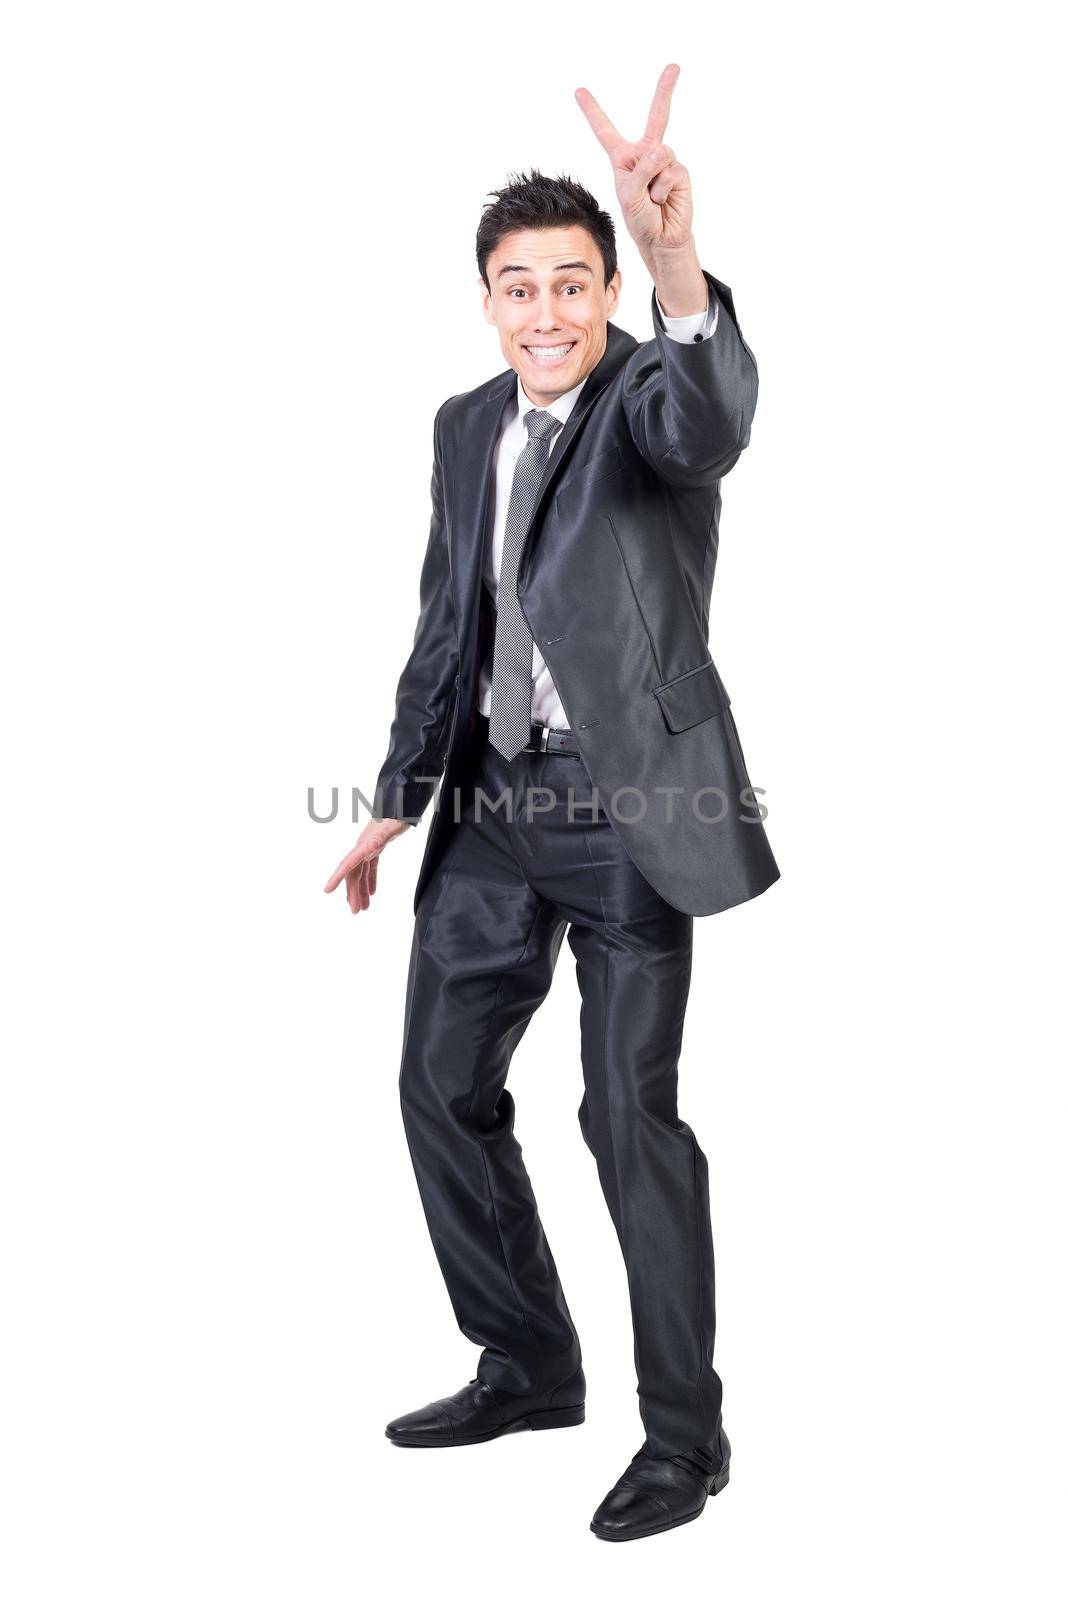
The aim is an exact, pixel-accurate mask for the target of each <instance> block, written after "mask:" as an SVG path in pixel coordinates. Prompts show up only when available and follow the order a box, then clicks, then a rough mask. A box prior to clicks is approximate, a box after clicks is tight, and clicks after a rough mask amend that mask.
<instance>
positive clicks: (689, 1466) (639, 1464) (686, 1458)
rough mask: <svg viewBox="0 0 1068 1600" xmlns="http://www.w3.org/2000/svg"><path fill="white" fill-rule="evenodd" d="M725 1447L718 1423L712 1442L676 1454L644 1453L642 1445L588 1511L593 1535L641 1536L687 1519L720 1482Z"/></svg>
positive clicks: (724, 1477) (723, 1481)
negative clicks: (611, 1484) (716, 1436)
mask: <svg viewBox="0 0 1068 1600" xmlns="http://www.w3.org/2000/svg"><path fill="white" fill-rule="evenodd" d="M730 1475H731V1447H730V1441H729V1440H728V1438H727V1435H726V1434H725V1433H724V1432H723V1430H722V1429H720V1432H719V1436H718V1438H717V1439H716V1441H715V1445H714V1447H713V1448H710V1449H707V1450H706V1449H705V1448H704V1446H703V1445H698V1446H697V1447H696V1448H695V1449H693V1450H688V1451H687V1452H686V1454H685V1455H679V1456H650V1455H646V1454H645V1450H644V1446H643V1448H642V1449H641V1450H639V1451H638V1453H637V1455H636V1456H634V1457H633V1459H632V1460H631V1464H630V1466H629V1467H628V1468H627V1470H626V1472H624V1474H623V1476H622V1477H621V1478H620V1480H619V1482H618V1483H617V1484H616V1486H615V1488H614V1489H612V1490H610V1491H609V1493H608V1494H607V1495H605V1497H604V1499H603V1500H602V1501H601V1503H600V1505H599V1506H598V1507H597V1510H596V1511H595V1512H594V1514H593V1521H592V1522H591V1523H590V1527H591V1528H592V1529H593V1531H594V1533H595V1534H596V1535H597V1537H598V1538H599V1539H617V1540H621V1539H644V1538H645V1537H646V1535H647V1534H650V1533H665V1532H666V1531H667V1529H668V1528H678V1527H680V1526H681V1525H682V1523H684V1522H692V1521H693V1519H694V1517H699V1516H700V1515H701V1512H702V1511H703V1510H704V1509H705V1505H706V1503H707V1501H708V1497H709V1495H710V1494H718V1493H719V1491H720V1490H721V1489H723V1488H725V1487H726V1485H727V1483H728V1481H729V1479H730Z"/></svg>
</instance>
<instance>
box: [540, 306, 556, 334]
mask: <svg viewBox="0 0 1068 1600" xmlns="http://www.w3.org/2000/svg"><path fill="white" fill-rule="evenodd" d="M559 327H560V322H559V319H558V318H557V315H556V311H555V310H554V308H553V307H552V306H551V305H543V306H542V307H541V309H540V310H539V312H538V315H537V318H536V320H535V322H534V332H535V333H555V332H556V331H557V330H558V329H559Z"/></svg>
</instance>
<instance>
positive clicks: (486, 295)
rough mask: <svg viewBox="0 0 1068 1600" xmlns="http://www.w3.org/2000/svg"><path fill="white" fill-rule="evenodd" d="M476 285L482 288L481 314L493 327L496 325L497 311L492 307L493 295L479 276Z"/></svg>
mask: <svg viewBox="0 0 1068 1600" xmlns="http://www.w3.org/2000/svg"><path fill="white" fill-rule="evenodd" d="M478 285H479V288H480V289H481V290H482V315H483V316H484V317H485V319H486V321H487V322H488V323H490V324H491V325H492V326H493V327H494V328H495V327H496V326H497V313H496V312H495V311H494V309H493V296H492V295H491V294H490V292H489V290H488V289H487V288H486V285H485V283H484V282H483V280H482V279H481V278H479V280H478Z"/></svg>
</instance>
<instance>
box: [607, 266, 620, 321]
mask: <svg viewBox="0 0 1068 1600" xmlns="http://www.w3.org/2000/svg"><path fill="white" fill-rule="evenodd" d="M622 287H623V274H622V272H620V270H619V268H618V267H617V268H616V270H615V272H614V273H613V274H612V276H611V277H610V278H609V280H608V284H607V286H606V288H605V291H604V297H605V301H606V303H607V306H608V315H609V316H610V317H612V316H614V315H615V313H616V312H617V310H618V309H619V293H620V290H621V289H622Z"/></svg>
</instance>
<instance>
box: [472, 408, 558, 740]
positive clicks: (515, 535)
mask: <svg viewBox="0 0 1068 1600" xmlns="http://www.w3.org/2000/svg"><path fill="white" fill-rule="evenodd" d="M523 422H524V423H525V425H526V430H527V434H528V439H527V443H526V444H525V445H524V446H523V448H522V450H521V451H520V452H519V460H518V461H517V462H516V464H515V474H514V476H513V478H512V497H511V499H510V500H509V502H508V519H507V521H506V523H505V526H504V553H503V555H502V556H501V576H500V581H499V583H498V585H497V637H496V640H495V642H494V646H493V678H492V681H491V684H490V725H489V742H490V744H491V745H493V747H494V749H495V750H499V751H500V753H501V755H502V756H504V758H505V760H507V761H511V759H512V757H513V756H516V755H518V754H519V752H520V750H522V749H523V746H524V745H526V744H529V743H530V695H531V689H532V687H533V683H532V672H533V665H534V639H533V636H532V634H531V632H530V629H529V628H528V627H527V622H526V618H525V617H524V615H523V613H522V611H521V609H520V606H519V595H518V593H517V592H516V586H515V580H516V574H517V573H518V571H519V560H520V557H521V556H522V554H523V545H524V544H525V542H526V537H527V530H528V528H529V527H530V518H531V513H532V512H533V510H534V501H535V499H536V498H537V493H538V487H539V485H540V483H541V480H542V478H543V477H544V476H545V467H546V464H547V462H548V460H549V449H550V446H551V444H552V439H553V435H554V434H555V433H557V432H558V431H559V430H560V429H561V428H562V427H563V423H562V422H559V421H558V420H557V418H556V417H554V416H553V414H552V412H551V411H527V412H526V413H525V414H524V416H523Z"/></svg>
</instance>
